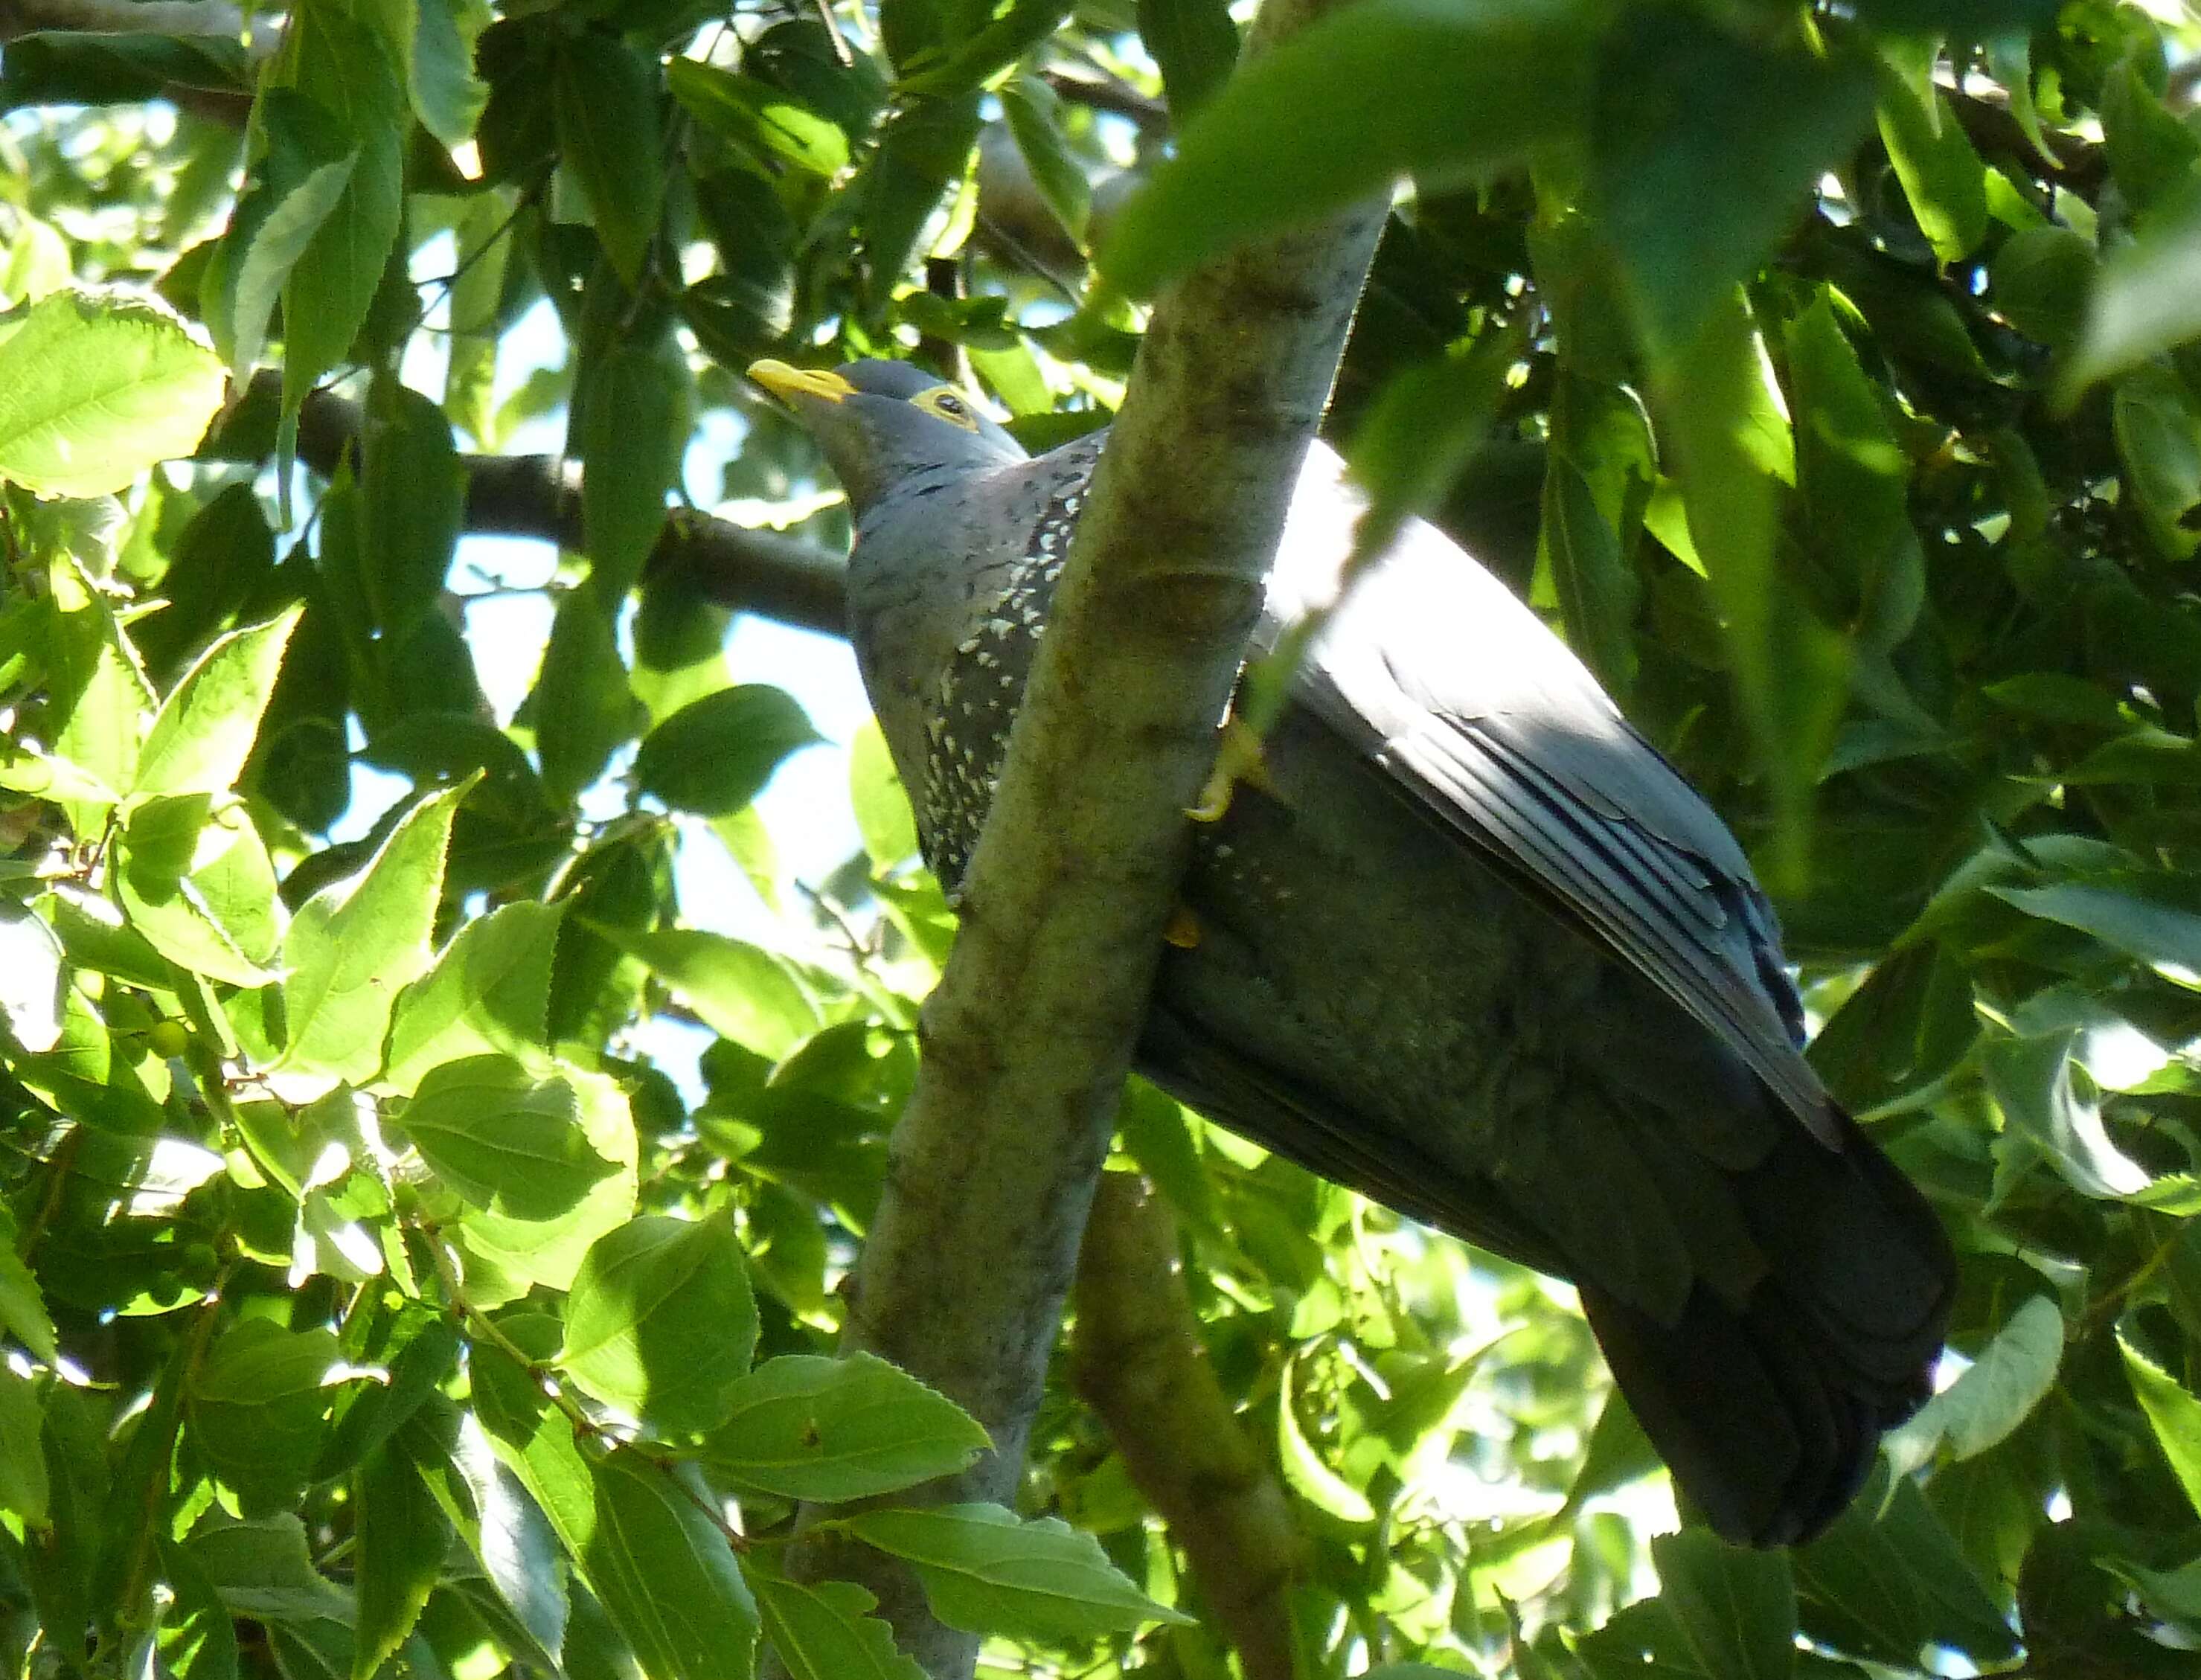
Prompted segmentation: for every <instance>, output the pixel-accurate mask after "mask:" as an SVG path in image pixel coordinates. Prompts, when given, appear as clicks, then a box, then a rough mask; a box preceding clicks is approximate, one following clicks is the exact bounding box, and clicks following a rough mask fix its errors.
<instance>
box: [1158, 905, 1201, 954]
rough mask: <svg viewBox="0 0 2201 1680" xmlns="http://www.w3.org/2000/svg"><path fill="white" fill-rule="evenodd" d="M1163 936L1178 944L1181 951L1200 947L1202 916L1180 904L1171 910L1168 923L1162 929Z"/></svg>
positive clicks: (1173, 943)
mask: <svg viewBox="0 0 2201 1680" xmlns="http://www.w3.org/2000/svg"><path fill="white" fill-rule="evenodd" d="M1162 937H1163V938H1165V939H1166V940H1168V941H1169V943H1171V944H1172V945H1174V946H1176V947H1177V949H1179V950H1180V951H1189V950H1194V949H1198V947H1199V944H1200V918H1199V917H1197V916H1195V915H1194V914H1193V913H1192V912H1191V911H1189V910H1188V909H1186V908H1184V906H1183V905H1182V904H1180V905H1178V906H1177V908H1175V909H1173V910H1171V912H1170V919H1169V922H1168V925H1166V926H1165V927H1164V928H1163V929H1162Z"/></svg>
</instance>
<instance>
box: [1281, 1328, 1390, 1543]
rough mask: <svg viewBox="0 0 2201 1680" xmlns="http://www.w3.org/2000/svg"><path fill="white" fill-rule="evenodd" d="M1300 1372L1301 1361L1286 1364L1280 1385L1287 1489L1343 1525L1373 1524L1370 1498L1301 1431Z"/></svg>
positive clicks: (1286, 1362)
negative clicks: (1295, 1392)
mask: <svg viewBox="0 0 2201 1680" xmlns="http://www.w3.org/2000/svg"><path fill="white" fill-rule="evenodd" d="M1297 1370H1298V1360H1296V1359H1293V1360H1286V1361H1285V1362H1284V1371H1283V1377H1282V1381H1281V1382H1279V1383H1277V1459H1278V1460H1279V1462H1280V1463H1281V1465H1282V1469H1283V1473H1284V1483H1285V1485H1286V1486H1288V1487H1289V1488H1290V1489H1292V1491H1293V1492H1294V1493H1296V1494H1297V1495H1299V1496H1300V1498H1302V1499H1304V1500H1305V1501H1306V1502H1307V1503H1308V1504H1310V1505H1312V1506H1313V1507H1315V1509H1317V1510H1318V1511H1324V1512H1327V1513H1329V1515H1331V1516H1333V1517H1335V1518H1337V1520H1338V1521H1340V1522H1341V1523H1354V1524H1362V1523H1372V1522H1374V1521H1375V1520H1376V1508H1375V1507H1373V1506H1372V1505H1370V1504H1369V1502H1368V1495H1365V1493H1363V1492H1362V1491H1361V1490H1360V1489H1358V1488H1356V1487H1354V1486H1353V1484H1352V1483H1350V1482H1348V1481H1347V1480H1346V1479H1345V1478H1344V1477H1342V1476H1340V1475H1339V1474H1338V1473H1337V1472H1336V1471H1335V1470H1333V1469H1331V1468H1330V1466H1329V1462H1328V1461H1327V1460H1324V1457H1323V1456H1322V1454H1320V1453H1318V1452H1317V1451H1316V1450H1315V1447H1314V1443H1313V1442H1311V1441H1309V1440H1308V1439H1307V1438H1306V1431H1305V1430H1302V1429H1301V1428H1300V1419H1299V1413H1298V1411H1297V1409H1296V1408H1295V1407H1294V1404H1293V1401H1292V1389H1293V1383H1294V1377H1295V1375H1296V1373H1297Z"/></svg>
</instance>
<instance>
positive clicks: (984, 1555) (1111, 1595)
mask: <svg viewBox="0 0 2201 1680" xmlns="http://www.w3.org/2000/svg"><path fill="white" fill-rule="evenodd" d="M836 1522H837V1523H838V1524H839V1525H840V1526H841V1527H842V1528H845V1529H846V1530H848V1532H849V1533H851V1534H853V1535H854V1536H856V1537H857V1538H858V1539H859V1540H861V1541H863V1542H866V1544H868V1545H872V1546H876V1547H877V1548H879V1549H880V1550H881V1551H883V1552H886V1553H889V1554H892V1555H893V1556H895V1557H898V1558H904V1559H907V1560H908V1561H909V1562H910V1563H911V1564H912V1565H913V1566H914V1567H915V1568H916V1570H917V1573H918V1578H919V1580H921V1581H922V1582H923V1583H924V1595H925V1597H926V1599H927V1600H928V1601H930V1604H931V1606H932V1613H933V1614H934V1615H936V1616H937V1617H939V1618H940V1619H941V1620H942V1621H943V1622H945V1623H947V1624H948V1626H950V1627H953V1628H961V1629H963V1630H965V1631H966V1632H970V1633H995V1634H1005V1635H1008V1636H1012V1637H1021V1638H1026V1639H1045V1640H1059V1639H1083V1638H1091V1637H1093V1636H1096V1635H1099V1634H1105V1633H1115V1632H1128V1631H1130V1630H1132V1629H1134V1628H1136V1627H1140V1626H1142V1625H1144V1624H1147V1623H1148V1622H1165V1623H1171V1624H1179V1625H1183V1624H1189V1623H1190V1621H1191V1619H1192V1618H1190V1617H1189V1616H1186V1615H1184V1614H1183V1612H1179V1611H1176V1610H1171V1609H1170V1608H1169V1607H1167V1606H1165V1605H1160V1604H1157V1603H1155V1602H1154V1601H1153V1600H1152V1599H1150V1598H1148V1597H1147V1595H1145V1594H1143V1593H1142V1592H1141V1591H1139V1589H1137V1588H1136V1587H1134V1586H1133V1585H1132V1584H1131V1583H1130V1582H1129V1581H1128V1580H1126V1579H1124V1577H1123V1576H1122V1575H1121V1574H1119V1573H1118V1571H1117V1570H1116V1568H1115V1567H1114V1565H1112V1564H1110V1563H1109V1561H1108V1560H1107V1556H1106V1554H1104V1553H1103V1552H1102V1551H1101V1549H1100V1542H1097V1541H1095V1539H1094V1538H1093V1536H1091V1535H1089V1534H1083V1533H1080V1532H1079V1531H1078V1530H1075V1529H1072V1528H1071V1527H1069V1526H1068V1525H1067V1524H1064V1523H1061V1522H1059V1521H1058V1520H1056V1519H1055V1518H1051V1517H1042V1518H1037V1519H1036V1520H1035V1521H1032V1522H1028V1523H1020V1522H1018V1520H1017V1518H1016V1517H1015V1515H1014V1514H1013V1513H1010V1512H1007V1511H1005V1510H1003V1509H1002V1508H1001V1507H1000V1506H998V1505H943V1506H939V1507H935V1508H933V1509H930V1510H926V1511H866V1512H861V1513H858V1514H856V1515H854V1516H852V1517H843V1518H836Z"/></svg>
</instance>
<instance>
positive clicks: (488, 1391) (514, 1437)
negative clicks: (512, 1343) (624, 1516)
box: [467, 1315, 596, 1575]
mask: <svg viewBox="0 0 2201 1680" xmlns="http://www.w3.org/2000/svg"><path fill="white" fill-rule="evenodd" d="M531 1319H532V1320H533V1321H532V1322H531V1323H529V1324H527V1325H524V1326H515V1325H514V1322H513V1320H512V1319H510V1318H509V1317H508V1318H507V1319H505V1320H504V1322H503V1325H502V1328H503V1329H504V1330H506V1331H507V1333H508V1334H509V1333H511V1332H512V1331H514V1329H515V1328H524V1329H525V1330H532V1331H536V1332H538V1333H537V1334H535V1335H533V1336H530V1337H529V1338H528V1339H529V1340H531V1341H533V1342H537V1343H540V1342H543V1341H546V1340H550V1339H555V1336H556V1333H557V1325H556V1324H555V1321H553V1320H549V1319H544V1318H543V1317H541V1316H540V1315H531ZM530 1351H531V1352H540V1351H542V1350H541V1349H540V1348H539V1347H538V1348H531V1349H530ZM467 1368H468V1372H469V1374H470V1375H471V1377H472V1382H473V1394H474V1415H475V1416H476V1417H477V1418H478V1419H479V1420H480V1423H481V1426H482V1429H483V1430H484V1431H485V1432H486V1433H487V1435H488V1436H489V1437H490V1443H491V1445H492V1446H493V1447H494V1448H496V1455H497V1457H498V1458H499V1459H501V1460H503V1462H504V1463H505V1465H506V1466H508V1468H509V1469H510V1470H511V1471H512V1473H513V1475H514V1477H517V1478H518V1479H519V1484H520V1486H521V1487H523V1488H525V1489H526V1490H527V1495H528V1497H529V1498H530V1499H531V1500H533V1501H535V1506H536V1508H537V1510H539V1511H540V1512H541V1513H543V1517H544V1518H545V1519H546V1520H547V1521H548V1522H549V1524H550V1527H551V1530H552V1531H553V1532H555V1534H556V1535H557V1536H558V1538H559V1540H560V1541H561V1542H563V1543H564V1545H565V1548H566V1552H567V1553H568V1554H569V1555H571V1556H572V1557H573V1558H575V1559H577V1560H578V1559H580V1558H581V1557H582V1555H583V1554H584V1553H585V1552H586V1550H587V1548H588V1545H589V1542H590V1537H591V1536H593V1535H594V1534H595V1532H596V1493H595V1490H594V1489H593V1487H592V1485H591V1483H590V1474H589V1461H588V1460H587V1458H586V1457H584V1455H583V1454H582V1452H581V1448H580V1444H579V1443H578V1442H577V1441H575V1440H574V1438H573V1426H572V1424H570V1423H569V1422H567V1421H566V1416H565V1414H564V1413H562V1412H560V1411H559V1410H558V1409H557V1408H556V1407H554V1406H552V1405H551V1404H550V1403H549V1401H547V1400H546V1399H544V1398H543V1390H542V1389H541V1388H540V1387H539V1386H537V1383H536V1380H535V1378H534V1377H533V1375H532V1374H531V1372H528V1371H527V1370H526V1369H525V1367H524V1366H520V1365H519V1364H518V1363H517V1362H516V1361H515V1360H514V1359H513V1358H512V1357H511V1355H509V1354H507V1353H506V1352H504V1351H503V1350H502V1348H494V1347H489V1346H485V1345H483V1344H480V1343H476V1344H475V1346H474V1348H473V1351H472V1354H471V1355H470V1357H469V1359H468V1364H467ZM469 1479H470V1480H471V1479H472V1477H469ZM552 1572H553V1573H554V1575H555V1565H552Z"/></svg>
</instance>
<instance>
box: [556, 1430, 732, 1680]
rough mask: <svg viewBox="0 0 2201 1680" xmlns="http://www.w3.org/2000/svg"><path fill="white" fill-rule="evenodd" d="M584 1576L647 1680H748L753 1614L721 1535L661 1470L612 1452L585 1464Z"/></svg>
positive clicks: (700, 1505) (697, 1504) (701, 1505)
mask: <svg viewBox="0 0 2201 1680" xmlns="http://www.w3.org/2000/svg"><path fill="white" fill-rule="evenodd" d="M590 1477H591V1478H592V1481H593V1483H594V1489H595V1510H594V1513H592V1514H593V1518H594V1520H593V1523H592V1524H591V1531H590V1536H589V1540H588V1543H587V1545H586V1546H585V1548H583V1549H582V1550H581V1551H580V1554H579V1555H580V1560H581V1566H582V1568H583V1570H584V1571H585V1572H586V1573H587V1576H588V1578H589V1583H590V1586H592V1587H594V1588H595V1589H596V1596H597V1597H598V1598H600V1599H602V1601H603V1606H604V1608H605V1609H606V1610H607V1611H608V1612H611V1618H612V1621H613V1624H616V1625H617V1627H618V1628H619V1631H620V1632H621V1633H623V1634H625V1636H626V1637H627V1642H629V1643H630V1644H631V1645H632V1646H633V1647H634V1652H635V1656H636V1657H637V1659H638V1660H639V1661H640V1662H641V1664H642V1668H643V1672H644V1673H645V1674H648V1675H649V1676H650V1677H651V1680H748V1677H750V1676H751V1675H753V1674H754V1673H755V1671H756V1644H757V1630H758V1624H757V1610H756V1601H754V1599H753V1598H751V1597H750V1596H749V1589H748V1582H747V1581H746V1580H745V1579H744V1578H743V1577H742V1571H741V1568H740V1566H739V1565H737V1563H736V1562H735V1560H734V1553H733V1548H732V1547H731V1545H729V1544H728V1543H727V1539H726V1536H725V1531H724V1530H722V1529H721V1528H720V1527H719V1524H718V1523H717V1522H716V1520H715V1519H714V1518H713V1517H711V1516H710V1515H709V1514H708V1512H707V1506H706V1504H705V1503H704V1502H703V1501H700V1500H699V1499H697V1498H696V1497H695V1496H693V1495H690V1493H689V1492H688V1490H687V1489H684V1488H683V1487H681V1486H679V1485H678V1484H677V1483H674V1482H673V1480H672V1477H669V1476H668V1475H666V1473H665V1472H664V1471H660V1470H658V1469H656V1468H654V1466H649V1465H646V1464H639V1463H637V1462H635V1461H634V1460H633V1459H632V1457H631V1455H630V1454H625V1453H615V1454H613V1455H612V1456H611V1457H610V1458H607V1459H603V1460H599V1461H598V1462H596V1463H595V1464H593V1465H591V1466H590Z"/></svg>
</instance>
